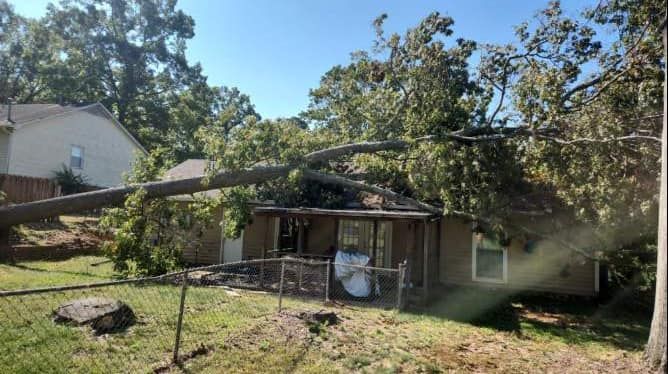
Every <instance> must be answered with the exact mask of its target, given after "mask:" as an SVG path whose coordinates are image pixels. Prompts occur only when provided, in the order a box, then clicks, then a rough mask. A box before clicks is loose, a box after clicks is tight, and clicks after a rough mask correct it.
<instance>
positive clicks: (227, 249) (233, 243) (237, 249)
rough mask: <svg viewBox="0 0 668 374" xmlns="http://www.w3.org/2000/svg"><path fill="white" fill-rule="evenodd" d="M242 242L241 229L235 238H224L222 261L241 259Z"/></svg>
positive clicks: (242, 234)
mask: <svg viewBox="0 0 668 374" xmlns="http://www.w3.org/2000/svg"><path fill="white" fill-rule="evenodd" d="M243 244H244V232H243V231H241V235H239V237H238V238H236V239H228V238H225V244H224V246H223V247H224V250H223V262H225V263H228V262H237V261H241V252H242V250H243Z"/></svg>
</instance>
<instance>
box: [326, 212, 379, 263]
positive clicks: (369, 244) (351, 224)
mask: <svg viewBox="0 0 668 374" xmlns="http://www.w3.org/2000/svg"><path fill="white" fill-rule="evenodd" d="M391 235H392V224H391V222H386V221H375V222H374V221H366V220H348V219H342V220H340V221H339V232H338V248H339V249H343V250H355V251H358V252H362V253H365V254H367V255H368V256H369V257H371V258H373V260H374V262H373V265H374V266H377V267H389V266H391V258H392V256H391V253H392V252H391V246H390V238H391ZM374 236H375V237H374ZM374 239H375V243H374Z"/></svg>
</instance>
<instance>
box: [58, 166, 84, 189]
mask: <svg viewBox="0 0 668 374" xmlns="http://www.w3.org/2000/svg"><path fill="white" fill-rule="evenodd" d="M53 174H54V179H55V181H56V183H58V184H59V185H60V191H61V192H62V193H63V195H71V194H74V193H79V192H85V191H86V190H87V189H88V187H89V185H88V177H86V176H85V175H83V174H81V173H79V174H77V173H75V172H74V170H72V168H70V167H68V166H67V165H65V164H63V166H62V169H61V170H55V171H54V172H53Z"/></svg>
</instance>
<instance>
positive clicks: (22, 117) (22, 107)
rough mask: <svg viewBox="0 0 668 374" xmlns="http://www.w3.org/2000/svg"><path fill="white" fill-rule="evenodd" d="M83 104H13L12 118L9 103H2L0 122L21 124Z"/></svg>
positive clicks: (64, 111) (67, 110) (76, 107)
mask: <svg viewBox="0 0 668 374" xmlns="http://www.w3.org/2000/svg"><path fill="white" fill-rule="evenodd" d="M81 107H82V106H77V105H59V104H13V105H12V113H11V120H10V118H8V115H9V108H8V105H6V104H4V105H0V123H2V124H5V125H6V124H15V125H20V124H23V123H27V122H32V121H35V120H40V119H44V118H48V117H51V116H54V115H56V114H63V113H67V112H71V111H73V110H77V109H79V108H81Z"/></svg>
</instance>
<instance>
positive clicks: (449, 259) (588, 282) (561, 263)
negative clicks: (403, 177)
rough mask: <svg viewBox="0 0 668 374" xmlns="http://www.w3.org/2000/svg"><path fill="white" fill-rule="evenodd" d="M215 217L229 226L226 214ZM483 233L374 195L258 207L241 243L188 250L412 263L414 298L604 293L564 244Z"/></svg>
mask: <svg viewBox="0 0 668 374" xmlns="http://www.w3.org/2000/svg"><path fill="white" fill-rule="evenodd" d="M206 165H207V161H204V160H188V161H186V162H184V163H182V164H180V165H178V166H176V167H175V168H173V169H172V170H170V171H169V172H168V173H167V177H168V178H184V177H195V176H199V175H202V174H203V173H204V171H205V168H206ZM207 193H208V194H215V193H216V192H213V191H209V192H207ZM527 213H528V212H527ZM216 217H218V218H219V219H220V220H221V221H222V217H223V216H222V209H219V211H218V212H216ZM517 221H518V222H522V224H524V225H525V226H536V227H537V226H538V225H539V224H540V216H538V215H536V214H534V213H533V212H532V213H531V214H518V215H517ZM478 231H479V230H478V229H477V228H476V226H475V225H474V224H473V223H472V222H470V221H466V220H463V219H459V218H450V217H440V216H435V215H433V214H430V213H427V212H423V211H420V210H417V209H414V208H411V207H409V206H406V205H400V204H396V203H392V202H387V201H384V200H383V199H382V198H379V197H378V196H374V195H366V197H365V198H363V199H362V200H361V201H351V202H350V204H349V207H346V208H345V209H316V208H282V207H276V206H271V205H266V204H256V205H255V206H254V208H253V218H252V219H251V222H249V223H248V225H247V226H246V228H245V230H244V231H243V234H242V236H241V237H240V238H238V239H234V240H230V239H225V238H224V237H223V235H222V234H221V228H220V227H218V226H214V227H213V228H212V229H210V230H208V231H207V232H206V234H205V240H204V241H203V243H202V246H201V248H200V249H199V250H198V251H197V253H195V252H194V251H186V253H185V254H184V257H185V259H186V260H187V261H189V262H193V263H201V264H213V263H221V262H232V261H239V260H242V259H243V260H246V259H257V258H271V257H277V256H281V255H284V254H292V255H297V256H302V257H310V258H320V259H323V258H332V257H333V255H334V254H335V251H336V250H337V249H355V250H358V251H361V252H364V253H366V254H368V255H369V256H370V257H371V258H372V261H373V263H372V264H371V265H372V266H376V267H386V268H397V267H398V265H399V264H400V263H402V262H404V261H406V263H407V265H408V278H409V283H410V287H411V288H412V289H413V291H412V292H413V293H423V294H426V293H427V291H428V290H430V289H433V288H437V287H439V286H448V285H464V286H486V287H495V288H504V289H514V290H528V291H545V292H554V293H562V294H573V295H584V296H593V295H596V294H597V293H598V263H596V262H594V261H591V260H588V259H586V258H584V257H583V256H581V255H579V254H577V253H575V252H574V251H572V250H570V249H566V248H563V247H560V246H559V245H558V244H557V243H553V242H549V241H545V240H543V241H536V240H531V239H530V238H524V239H518V238H514V239H512V240H511V241H510V243H504V244H505V246H501V245H500V244H499V243H498V242H496V241H495V240H490V238H489V237H486V236H485V235H484V234H482V233H479V232H478ZM564 235H570V236H571V237H572V236H575V235H574V233H564Z"/></svg>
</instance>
